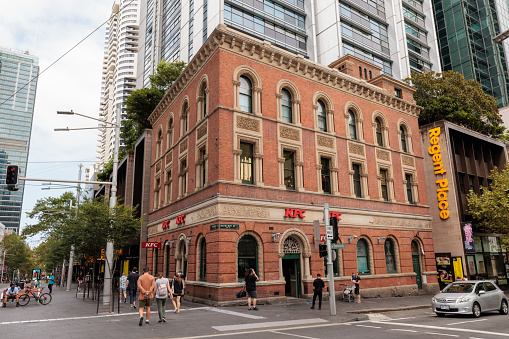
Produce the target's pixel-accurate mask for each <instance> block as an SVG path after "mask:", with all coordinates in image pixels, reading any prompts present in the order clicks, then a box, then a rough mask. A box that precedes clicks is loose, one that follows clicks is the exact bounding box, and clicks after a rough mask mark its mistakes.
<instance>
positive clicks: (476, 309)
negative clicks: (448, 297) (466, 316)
mask: <svg viewBox="0 0 509 339" xmlns="http://www.w3.org/2000/svg"><path fill="white" fill-rule="evenodd" d="M472 315H473V316H474V317H475V318H479V317H480V316H481V306H479V304H478V303H475V304H474V306H472Z"/></svg>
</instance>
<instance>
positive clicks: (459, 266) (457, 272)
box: [452, 257, 463, 281]
mask: <svg viewBox="0 0 509 339" xmlns="http://www.w3.org/2000/svg"><path fill="white" fill-rule="evenodd" d="M452 265H453V269H454V280H455V281H456V280H463V263H462V260H461V257H454V258H452Z"/></svg>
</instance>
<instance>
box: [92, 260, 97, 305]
mask: <svg viewBox="0 0 509 339" xmlns="http://www.w3.org/2000/svg"><path fill="white" fill-rule="evenodd" d="M96 263H97V260H96V258H95V255H94V269H93V270H92V300H95V269H96Z"/></svg>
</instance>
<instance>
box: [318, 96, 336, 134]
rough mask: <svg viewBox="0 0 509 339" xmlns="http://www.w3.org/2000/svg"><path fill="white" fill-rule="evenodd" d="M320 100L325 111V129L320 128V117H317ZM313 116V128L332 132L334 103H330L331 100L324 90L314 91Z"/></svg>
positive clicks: (333, 130)
mask: <svg viewBox="0 0 509 339" xmlns="http://www.w3.org/2000/svg"><path fill="white" fill-rule="evenodd" d="M320 102H321V104H322V105H323V107H322V109H324V113H325V121H324V125H325V128H324V129H325V130H323V128H321V126H320V125H321V124H320V120H323V119H320V117H319V110H320V108H321V107H320V106H321V105H320ZM313 116H314V128H315V130H319V131H321V132H323V133H334V132H335V128H334V105H333V103H332V100H331V99H330V97H329V96H328V95H327V93H325V92H317V93H315V95H314V97H313Z"/></svg>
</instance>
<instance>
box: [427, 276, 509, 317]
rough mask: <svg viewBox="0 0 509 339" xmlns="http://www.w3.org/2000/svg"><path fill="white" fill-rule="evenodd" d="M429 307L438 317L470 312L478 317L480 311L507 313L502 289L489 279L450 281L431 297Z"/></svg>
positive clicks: (505, 299) (505, 298)
mask: <svg viewBox="0 0 509 339" xmlns="http://www.w3.org/2000/svg"><path fill="white" fill-rule="evenodd" d="M431 307H432V308H433V312H435V313H436V315H437V316H439V317H440V316H444V315H446V314H472V315H473V316H474V317H476V318H478V317H480V316H481V313H482V312H488V311H499V312H500V314H507V313H508V306H507V297H506V295H505V293H504V291H502V290H501V289H500V288H498V286H497V285H495V284H494V283H493V282H492V281H490V280H469V281H457V282H453V283H450V284H449V285H447V286H446V287H445V288H444V289H443V290H442V291H441V292H440V293H438V294H437V295H435V296H434V297H433V298H432V299H431Z"/></svg>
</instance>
